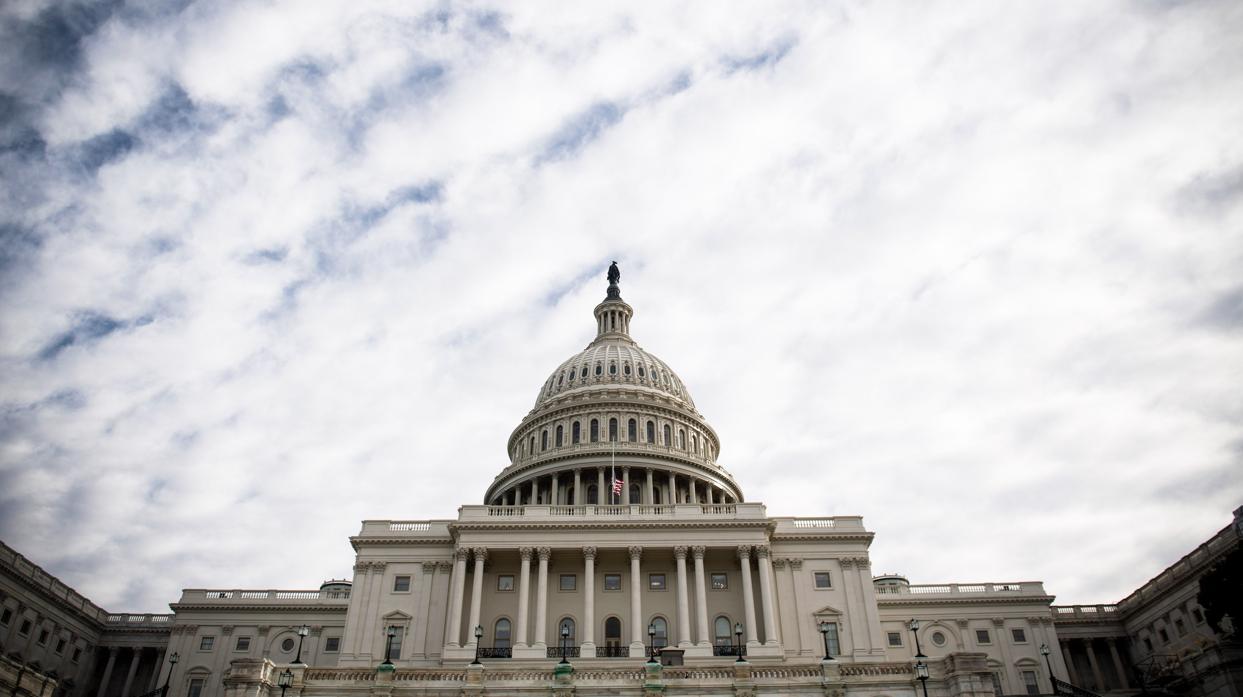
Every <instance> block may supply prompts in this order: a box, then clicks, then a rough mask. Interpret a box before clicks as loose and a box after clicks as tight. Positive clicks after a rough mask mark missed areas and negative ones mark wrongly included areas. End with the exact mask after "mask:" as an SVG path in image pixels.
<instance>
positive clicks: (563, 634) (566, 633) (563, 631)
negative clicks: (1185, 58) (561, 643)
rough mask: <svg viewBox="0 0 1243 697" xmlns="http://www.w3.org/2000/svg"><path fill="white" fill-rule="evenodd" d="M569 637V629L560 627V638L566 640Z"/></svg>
mask: <svg viewBox="0 0 1243 697" xmlns="http://www.w3.org/2000/svg"><path fill="white" fill-rule="evenodd" d="M569 636H570V628H569V627H568V626H564V627H562V628H561V638H562V639H567V638H569Z"/></svg>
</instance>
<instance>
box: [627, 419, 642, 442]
mask: <svg viewBox="0 0 1243 697" xmlns="http://www.w3.org/2000/svg"><path fill="white" fill-rule="evenodd" d="M626 440H628V441H630V442H631V443H633V442H635V441H636V440H639V422H638V421H635V420H634V419H631V420H629V421H627V422H626Z"/></svg>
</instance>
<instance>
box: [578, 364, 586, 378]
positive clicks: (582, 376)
mask: <svg viewBox="0 0 1243 697" xmlns="http://www.w3.org/2000/svg"><path fill="white" fill-rule="evenodd" d="M578 376H579V377H580V378H582V379H584V380H586V379H587V366H583V371H582V372H581V373H579V375H578Z"/></svg>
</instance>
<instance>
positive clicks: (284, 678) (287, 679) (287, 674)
mask: <svg viewBox="0 0 1243 697" xmlns="http://www.w3.org/2000/svg"><path fill="white" fill-rule="evenodd" d="M276 684H277V685H279V686H280V688H281V697H285V690H288V689H289V688H291V687H293V671H291V670H289V669H288V668H286V669H285V670H284V672H282V673H281V674H280V675H279V676H277V678H276Z"/></svg>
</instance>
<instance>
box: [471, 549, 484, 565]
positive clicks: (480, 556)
mask: <svg viewBox="0 0 1243 697" xmlns="http://www.w3.org/2000/svg"><path fill="white" fill-rule="evenodd" d="M470 552H471V554H473V555H475V561H476V562H483V561H487V560H488V548H487V547H472V548H471V550H470Z"/></svg>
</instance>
